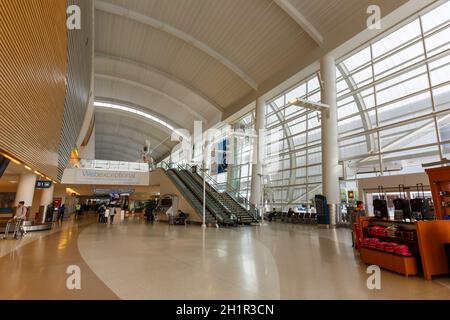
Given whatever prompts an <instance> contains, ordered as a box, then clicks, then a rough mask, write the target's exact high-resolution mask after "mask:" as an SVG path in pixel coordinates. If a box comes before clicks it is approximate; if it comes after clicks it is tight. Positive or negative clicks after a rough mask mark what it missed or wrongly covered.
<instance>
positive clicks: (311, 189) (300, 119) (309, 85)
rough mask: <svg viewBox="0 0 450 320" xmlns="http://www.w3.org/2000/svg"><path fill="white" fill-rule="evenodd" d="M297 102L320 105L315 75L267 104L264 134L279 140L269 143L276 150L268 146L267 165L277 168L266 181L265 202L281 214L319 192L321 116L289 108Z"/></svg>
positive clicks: (303, 109)
mask: <svg viewBox="0 0 450 320" xmlns="http://www.w3.org/2000/svg"><path fill="white" fill-rule="evenodd" d="M296 98H301V99H306V100H309V101H314V102H320V101H321V93H320V85H319V78H318V75H317V74H314V75H313V76H311V77H309V78H307V79H306V80H305V81H303V82H301V83H300V84H298V85H297V86H295V87H294V88H292V89H291V90H289V91H287V92H285V93H284V94H282V95H281V96H279V97H277V98H275V99H273V100H270V101H268V102H267V104H266V117H265V127H266V130H267V132H269V133H270V134H276V135H277V136H279V137H281V139H280V140H279V141H278V142H272V144H274V143H277V144H278V145H277V146H276V147H274V146H273V145H270V144H269V145H268V146H267V147H268V152H267V153H268V163H267V164H268V165H271V164H273V162H278V163H279V165H278V172H276V173H272V174H269V175H268V177H266V179H265V188H264V190H265V192H264V198H265V199H267V202H268V205H269V206H270V207H272V208H277V209H283V210H286V209H287V208H288V207H298V206H300V205H302V204H307V203H310V201H311V199H312V198H313V197H314V195H315V194H318V193H321V192H322V185H321V182H322V168H321V165H322V152H321V128H320V113H319V112H317V111H312V110H309V109H305V108H302V107H298V106H295V105H292V104H291V103H290V102H291V101H293V100H295V99H296ZM272 150H273V151H272Z"/></svg>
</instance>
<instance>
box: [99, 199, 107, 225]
mask: <svg viewBox="0 0 450 320" xmlns="http://www.w3.org/2000/svg"><path fill="white" fill-rule="evenodd" d="M105 211H106V206H105V205H104V204H102V205H101V206H100V208H98V223H103V221H104V220H105Z"/></svg>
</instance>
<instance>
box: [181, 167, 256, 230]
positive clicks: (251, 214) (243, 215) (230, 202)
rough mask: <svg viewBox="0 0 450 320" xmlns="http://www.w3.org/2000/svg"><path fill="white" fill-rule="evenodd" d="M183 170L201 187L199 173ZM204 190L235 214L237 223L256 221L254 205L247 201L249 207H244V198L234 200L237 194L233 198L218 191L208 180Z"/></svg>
mask: <svg viewBox="0 0 450 320" xmlns="http://www.w3.org/2000/svg"><path fill="white" fill-rule="evenodd" d="M185 171H186V172H188V173H189V174H190V175H191V176H192V177H193V178H194V179H195V180H196V181H197V184H200V185H201V187H202V188H203V178H202V177H201V176H200V175H199V174H196V173H191V172H189V171H187V170H185ZM206 192H207V193H208V195H209V196H210V197H212V198H213V199H216V200H217V201H218V202H219V203H220V205H221V206H222V207H223V208H224V209H225V210H227V211H228V212H231V213H233V214H234V215H236V216H237V218H238V223H239V224H247V225H248V224H251V223H257V222H258V220H257V219H256V209H255V207H254V206H250V205H249V204H248V203H247V206H248V207H249V208H248V209H246V208H245V207H244V206H245V201H246V199H241V203H239V202H238V201H237V200H235V198H237V199H239V196H236V197H235V198H233V197H232V196H231V195H230V194H229V193H228V192H219V191H217V190H216V189H215V188H214V187H212V186H211V184H209V183H208V182H206Z"/></svg>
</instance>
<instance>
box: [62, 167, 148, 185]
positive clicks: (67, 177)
mask: <svg viewBox="0 0 450 320" xmlns="http://www.w3.org/2000/svg"><path fill="white" fill-rule="evenodd" d="M62 182H63V183H64V184H93V185H148V184H149V174H148V172H127V171H110V170H94V169H66V170H64V175H63V179H62Z"/></svg>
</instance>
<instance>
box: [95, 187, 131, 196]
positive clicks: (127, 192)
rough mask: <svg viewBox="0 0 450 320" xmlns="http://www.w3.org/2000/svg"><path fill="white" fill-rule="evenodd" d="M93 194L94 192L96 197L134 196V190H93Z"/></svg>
mask: <svg viewBox="0 0 450 320" xmlns="http://www.w3.org/2000/svg"><path fill="white" fill-rule="evenodd" d="M92 192H93V194H94V195H110V194H111V193H117V194H132V193H134V189H101V188H93V189H92Z"/></svg>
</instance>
